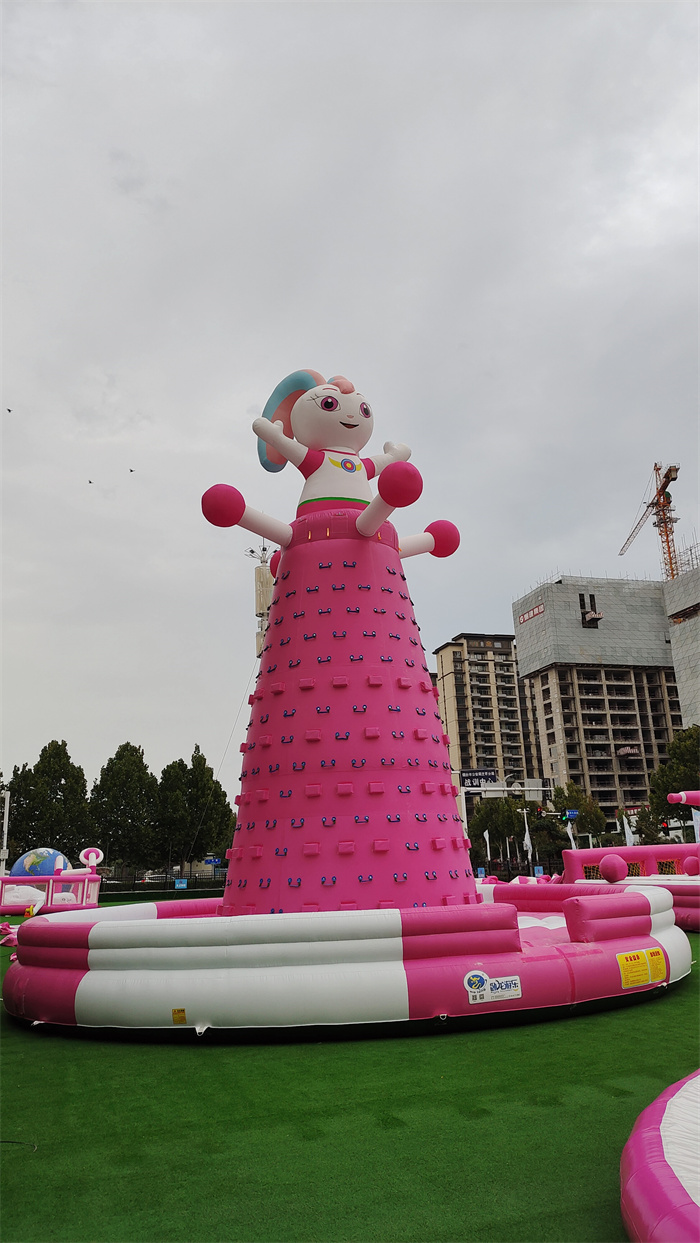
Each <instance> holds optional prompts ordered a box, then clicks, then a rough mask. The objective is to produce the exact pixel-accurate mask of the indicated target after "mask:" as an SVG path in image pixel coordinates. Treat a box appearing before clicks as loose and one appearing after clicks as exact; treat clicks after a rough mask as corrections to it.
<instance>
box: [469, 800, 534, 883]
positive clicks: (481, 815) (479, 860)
mask: <svg viewBox="0 0 700 1243" xmlns="http://www.w3.org/2000/svg"><path fill="white" fill-rule="evenodd" d="M518 806H521V804H518V803H517V802H516V800H515V799H512V798H482V799H481V800H480V802H479V803H478V805H477V807H476V808H475V809H474V813H473V815H472V817H471V819H470V821H469V837H470V839H471V842H472V851H471V855H472V861H473V863H474V864H475V865H476V866H478V867H484V866H488V860H487V857H486V845H485V841H484V832H488V835H489V843H490V847H491V857H492V859H494V860H495V859H499V858H500V859H501V860H503V859H507V857H508V852H509V850H510V856H511V858H512V859H513V860H514V859H515V850H514V848H513V847H514V845H515V843H518V844H519V848H520V853H521V856H522V841H523V837H524V835H525V825H524V818H523V816H521V815H520V814H519V812H518ZM511 839H512V843H513V845H511V844H510V843H511ZM506 841H508V845H506Z"/></svg>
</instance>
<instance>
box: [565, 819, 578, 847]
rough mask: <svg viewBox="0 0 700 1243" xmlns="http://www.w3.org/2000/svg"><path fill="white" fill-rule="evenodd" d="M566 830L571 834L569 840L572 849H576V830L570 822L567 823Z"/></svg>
mask: <svg viewBox="0 0 700 1243" xmlns="http://www.w3.org/2000/svg"><path fill="white" fill-rule="evenodd" d="M566 831H567V833H568V834H569V841H570V842H571V849H572V850H576V842H575V840H574V830H573V829H572V827H571V825H570V824H567V826H566Z"/></svg>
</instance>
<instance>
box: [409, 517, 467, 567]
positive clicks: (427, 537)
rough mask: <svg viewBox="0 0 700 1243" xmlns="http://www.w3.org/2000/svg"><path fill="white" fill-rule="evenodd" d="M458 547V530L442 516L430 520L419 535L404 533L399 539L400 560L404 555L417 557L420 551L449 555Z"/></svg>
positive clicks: (436, 554) (442, 555) (434, 555)
mask: <svg viewBox="0 0 700 1243" xmlns="http://www.w3.org/2000/svg"><path fill="white" fill-rule="evenodd" d="M458 548H459V531H458V530H457V527H456V526H455V524H454V523H453V522H447V521H446V520H445V519H444V518H439V519H438V520H437V522H431V523H430V525H429V526H427V527H426V528H425V531H423V533H422V534H421V535H406V536H404V538H403V539H399V556H400V558H401V560H402V561H404V560H405V559H406V557H417V556H418V555H419V553H422V552H429V553H431V554H432V555H433V557H451V556H452V553H453V552H456V551H457V549H458Z"/></svg>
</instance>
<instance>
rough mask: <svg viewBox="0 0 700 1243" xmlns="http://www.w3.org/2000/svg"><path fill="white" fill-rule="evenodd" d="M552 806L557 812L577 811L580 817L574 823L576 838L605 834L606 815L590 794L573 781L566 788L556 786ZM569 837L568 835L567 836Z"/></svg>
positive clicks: (568, 782)
mask: <svg viewBox="0 0 700 1243" xmlns="http://www.w3.org/2000/svg"><path fill="white" fill-rule="evenodd" d="M552 806H553V807H554V810H555V811H558V812H560V813H561V812H562V811H577V812H578V816H577V817H576V819H575V820H574V821H573V822H572V828H573V831H574V833H575V834H576V836H578V834H579V833H590V834H591V836H592V837H600V836H601V834H603V833H605V831H606V830H605V813H604V812H603V811H602V810H601V808H600V807H599V806H598V804H597V803H596V801H595V799H593V798H591V796H590V795H589V794H584V792H583V790H582V789H580V787H579V786H577V785H576V784H575V782H573V781H567V783H566V787H564V786H555V787H554V792H553V794H552ZM567 837H568V834H567Z"/></svg>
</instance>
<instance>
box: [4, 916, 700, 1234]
mask: <svg viewBox="0 0 700 1243" xmlns="http://www.w3.org/2000/svg"><path fill="white" fill-rule="evenodd" d="M691 942H692V946H693V956H694V958H697V957H698V936H697V935H693V936H691ZM2 956H3V962H4V965H6V964H7V959H8V952H7V951H6V950H3V951H2ZM698 992H699V989H698V968H697V965H695V966H694V967H693V975H692V978H690V979H687V980H685V981H684V982H682V983H681V984H680V985H678V986H677V987H676V988H674V989H671V990H669V992H668V993H665V994H664V995H662V996H660V997H658V998H655V999H653V1000H650V1001H648V1002H646V1003H644V1004H640V1005H635V1006H629V1007H625V1008H622V1009H617V1010H609V1011H606V1012H604V1013H600V1014H591V1015H582V1016H579V1017H575V1018H566V1019H561V1020H557V1021H551V1022H539V1023H534V1024H529V1025H524V1026H516V1027H506V1028H492V1029H488V1030H482V1031H458V1032H455V1031H451V1032H444V1033H439V1034H435V1035H431V1036H412V1035H400V1036H396V1037H393V1038H382V1037H379V1038H378V1037H374V1038H372V1037H370V1038H367V1037H366V1036H364V1037H363V1038H361V1039H348V1038H345V1039H337V1038H335V1039H334V1038H330V1039H329V1038H327V1037H324V1038H322V1039H319V1033H318V1032H316V1033H314V1035H313V1039H308V1040H303V1039H298V1040H297V1039H294V1040H292V1041H288V1040H281V1039H279V1037H278V1038H274V1037H272V1038H270V1039H268V1040H267V1041H266V1042H265V1041H264V1040H263V1041H260V1040H258V1041H253V1040H251V1039H250V1038H249V1037H241V1036H240V1035H231V1034H228V1033H214V1032H208V1033H206V1034H205V1036H204V1037H202V1038H201V1039H198V1038H197V1037H196V1036H195V1035H194V1034H193V1033H191V1032H189V1031H180V1032H168V1033H167V1034H163V1035H160V1036H157V1037H152V1036H149V1035H147V1034H145V1033H123V1034H118V1033H104V1032H102V1033H100V1032H85V1031H81V1030H76V1029H60V1028H49V1027H37V1028H29V1027H26V1026H24V1025H23V1024H19V1023H17V1022H15V1021H13V1020H11V1019H9V1018H8V1017H7V1016H6V1015H4V1014H3V1017H2V1033H1V1034H2V1090H3V1102H4V1104H3V1138H4V1139H5V1140H21V1141H24V1143H23V1144H3V1146H2V1157H3V1167H4V1173H3V1199H2V1236H1V1237H2V1240H3V1243H49V1241H53V1240H64V1241H67V1243H83V1241H88V1243H112V1241H114V1243H137V1241H139V1243H140V1241H145V1243H161V1241H162V1243H166V1241H167V1243H170V1241H171V1240H173V1241H175V1240H178V1241H179V1240H183V1241H186V1243H229V1241H230V1243H237V1241H241V1243H257V1241H258V1240H259V1241H261V1243H292V1241H296V1240H299V1241H300V1243H301V1241H303V1243H306V1241H314V1243H317V1241H318V1243H324V1241H329V1243H330V1241H335V1240H338V1241H346V1240H347V1241H350V1240H358V1241H361V1243H365V1241H366V1243H369V1241H373V1240H378V1241H380V1243H399V1241H401V1243H404V1241H405V1243H409V1241H414V1240H415V1241H416V1243H426V1241H427V1243H432V1241H435V1243H437V1241H438V1240H448V1241H458V1240H500V1241H503V1243H526V1241H529V1240H533V1241H535V1240H554V1241H556V1243H566V1241H568V1240H571V1241H576V1243H580V1241H584V1240H595V1241H596V1243H604V1241H607V1240H611V1241H612V1240H624V1239H625V1237H626V1236H625V1233H624V1230H623V1227H622V1221H621V1218H620V1211H619V1163H620V1154H621V1151H622V1148H623V1146H624V1144H625V1141H626V1139H627V1137H628V1135H629V1133H630V1131H631V1129H632V1126H633V1124H634V1121H635V1118H636V1117H637V1115H638V1114H639V1113H640V1112H641V1110H642V1109H643V1108H644V1107H645V1106H646V1105H648V1104H649V1103H650V1101H652V1100H653V1099H654V1098H655V1097H656V1096H658V1094H659V1093H660V1092H661V1091H662V1090H663V1089H664V1088H665V1087H666V1086H667V1085H668V1084H670V1083H673V1082H675V1081H676V1080H677V1079H681V1078H683V1076H685V1075H687V1074H689V1073H690V1072H691V1071H693V1070H694V1069H696V1068H697V1065H698V1015H699V1005H698ZM34 1144H36V1145H37V1148H36V1151H34V1150H33V1145H34Z"/></svg>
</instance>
